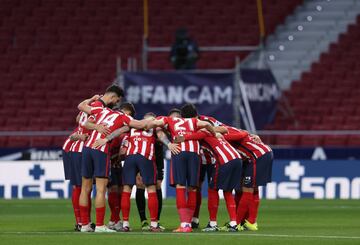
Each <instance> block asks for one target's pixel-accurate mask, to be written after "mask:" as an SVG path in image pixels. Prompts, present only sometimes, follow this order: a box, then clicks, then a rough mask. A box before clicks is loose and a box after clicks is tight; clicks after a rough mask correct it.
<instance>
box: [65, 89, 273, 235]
mask: <svg viewBox="0 0 360 245" xmlns="http://www.w3.org/2000/svg"><path fill="white" fill-rule="evenodd" d="M122 97H123V90H122V89H121V88H119V87H117V86H111V87H109V88H108V89H107V91H106V92H105V94H104V95H103V96H102V97H100V96H93V97H92V98H91V99H88V100H85V101H83V102H81V103H80V104H79V106H78V108H79V110H80V111H81V113H80V114H79V120H78V121H79V126H78V128H77V129H75V131H74V133H73V134H72V135H70V136H69V139H68V140H67V141H66V142H65V144H64V147H63V150H64V168H65V177H66V178H68V179H70V181H71V184H72V185H73V194H72V202H73V207H74V213H75V217H76V223H77V224H78V226H77V227H78V229H79V230H81V231H82V232H91V231H95V232H114V231H115V230H121V231H130V224H129V213H130V195H131V190H132V187H133V186H134V185H137V187H138V188H137V189H138V190H139V197H141V198H139V200H141V199H142V198H144V191H140V190H143V189H144V188H143V187H145V188H146V189H147V192H148V208H149V213H150V220H151V222H150V226H149V227H148V230H149V231H153V232H159V231H162V230H163V227H161V226H160V224H159V222H158V221H159V217H160V211H161V205H159V203H160V204H161V199H162V196H161V189H160V184H161V180H162V177H163V176H161V175H162V174H161V173H162V171H163V170H162V167H163V166H161V163H160V162H162V164H163V159H162V156H161V153H160V154H159V152H162V150H161V146H159V145H158V147H155V146H156V145H157V144H159V143H158V142H161V143H162V144H164V145H165V146H167V147H168V149H169V150H170V151H171V153H172V155H171V166H170V184H171V186H173V187H175V188H176V206H177V210H178V214H179V218H180V226H179V227H178V228H177V229H176V230H174V232H191V231H192V229H193V228H198V226H199V210H200V205H201V185H202V182H203V181H204V179H205V175H207V178H208V182H209V187H208V211H209V223H208V225H207V227H205V228H204V229H203V231H218V230H223V231H238V230H243V229H244V228H246V229H248V230H257V223H256V218H257V211H258V207H259V196H258V189H257V187H258V186H261V185H266V183H268V182H270V181H271V169H272V159H273V155H272V151H271V149H270V148H269V147H268V146H266V145H264V144H263V143H262V142H261V140H260V138H259V137H258V136H255V135H251V134H249V133H248V132H246V131H243V130H239V129H236V128H233V127H230V126H227V125H224V124H222V123H220V122H218V121H217V120H216V119H214V118H211V117H207V116H198V113H197V111H196V108H195V107H194V105H192V104H187V105H185V106H183V107H182V108H181V110H178V109H173V110H171V111H170V112H169V115H168V116H160V117H156V116H155V115H154V114H153V113H147V114H146V115H145V116H144V119H143V120H140V121H138V120H135V119H133V118H132V116H134V113H135V109H134V108H133V106H132V105H131V104H129V103H125V104H123V106H122V107H121V108H120V111H119V110H112V109H110V108H109V107H111V105H113V104H116V103H118V102H119V101H120V100H121V98H122ZM169 138H170V140H169ZM68 145H70V146H68ZM74 145H78V146H74ZM155 148H157V149H158V150H156V149H155ZM119 149H120V150H119ZM81 152H82V154H81ZM155 156H156V157H155ZM67 158H70V159H67ZM121 160H124V166H123V167H122V168H121V165H120V161H121ZM156 162H157V163H158V164H156ZM68 165H70V167H69V166H68ZM157 165H158V166H160V167H157ZM69 169H70V170H69ZM110 169H111V174H110ZM109 174H110V176H109ZM73 175H76V176H73ZM81 176H82V177H81ZM109 178H110V183H108V182H109V181H108V180H109ZM93 179H95V184H96V198H95V207H96V226H95V227H92V226H91V221H90V211H91V208H90V207H91V198H90V193H91V190H92V185H93ZM107 187H109V188H108V201H109V206H110V209H111V220H110V222H109V225H108V226H105V225H104V217H105V194H106V190H107ZM218 190H223V193H224V197H225V201H226V206H227V210H228V214H229V218H230V222H229V223H227V224H226V225H225V226H224V227H220V228H219V227H218V225H217V222H216V220H217V211H218V205H219V196H218ZM233 190H235V191H236V195H235V197H234V196H233V194H232V191H233ZM136 196H137V204H140V203H141V205H138V207H139V206H142V207H140V208H139V213H140V216H141V215H142V214H144V213H145V208H144V207H145V201H144V200H143V201H142V202H138V193H137V195H136ZM159 207H160V209H159ZM120 209H121V211H122V216H123V220H122V223H121V221H120V218H119V213H120ZM143 216H144V215H143ZM141 219H142V221H145V220H144V219H143V217H142V218H141ZM80 227H81V228H80Z"/></svg>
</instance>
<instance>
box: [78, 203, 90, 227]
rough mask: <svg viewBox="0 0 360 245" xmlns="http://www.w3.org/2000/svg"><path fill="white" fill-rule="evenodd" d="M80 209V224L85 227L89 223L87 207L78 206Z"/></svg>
mask: <svg viewBox="0 0 360 245" xmlns="http://www.w3.org/2000/svg"><path fill="white" fill-rule="evenodd" d="M79 208H80V217H81V224H82V225H87V224H89V223H90V219H89V207H88V206H81V205H80V206H79Z"/></svg>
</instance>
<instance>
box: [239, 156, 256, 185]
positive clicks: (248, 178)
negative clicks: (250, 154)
mask: <svg viewBox="0 0 360 245" xmlns="http://www.w3.org/2000/svg"><path fill="white" fill-rule="evenodd" d="M242 179H243V180H242V186H243V187H246V188H253V187H255V186H256V184H255V172H254V163H253V161H252V160H250V159H248V160H244V161H243V177H242Z"/></svg>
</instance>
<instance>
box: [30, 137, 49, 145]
mask: <svg viewBox="0 0 360 245" xmlns="http://www.w3.org/2000/svg"><path fill="white" fill-rule="evenodd" d="M51 145H52V137H51V136H41V137H40V136H37V137H32V138H31V147H50V146H51Z"/></svg>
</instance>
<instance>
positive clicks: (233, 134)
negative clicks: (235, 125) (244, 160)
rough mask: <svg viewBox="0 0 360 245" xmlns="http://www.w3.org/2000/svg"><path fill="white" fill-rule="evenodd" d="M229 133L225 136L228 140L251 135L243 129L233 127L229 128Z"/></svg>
mask: <svg viewBox="0 0 360 245" xmlns="http://www.w3.org/2000/svg"><path fill="white" fill-rule="evenodd" d="M228 131H229V133H227V134H224V138H225V139H226V140H227V141H239V140H242V139H243V138H245V137H247V136H248V135H249V133H248V132H246V131H243V130H234V129H232V128H228Z"/></svg>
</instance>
